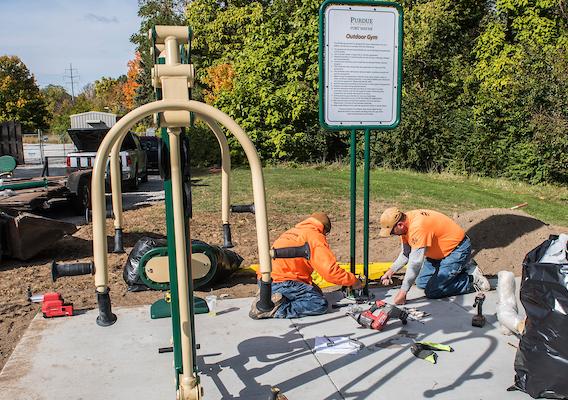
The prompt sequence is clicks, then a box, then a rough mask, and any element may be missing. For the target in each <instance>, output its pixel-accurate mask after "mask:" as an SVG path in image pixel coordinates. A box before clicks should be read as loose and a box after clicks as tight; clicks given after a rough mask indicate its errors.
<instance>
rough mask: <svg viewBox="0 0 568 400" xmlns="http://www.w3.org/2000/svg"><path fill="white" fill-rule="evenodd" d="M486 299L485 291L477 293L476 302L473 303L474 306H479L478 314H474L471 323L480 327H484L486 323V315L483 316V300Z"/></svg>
mask: <svg viewBox="0 0 568 400" xmlns="http://www.w3.org/2000/svg"><path fill="white" fill-rule="evenodd" d="M484 301H485V294H484V293H477V295H476V296H475V302H474V303H473V307H477V315H474V316H473V318H472V319H471V325H472V326H476V327H478V328H483V326H484V325H485V317H484V316H483V309H482V307H483V302H484Z"/></svg>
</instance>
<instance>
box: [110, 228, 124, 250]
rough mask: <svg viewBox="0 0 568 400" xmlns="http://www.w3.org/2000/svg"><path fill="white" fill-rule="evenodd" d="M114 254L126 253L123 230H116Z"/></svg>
mask: <svg viewBox="0 0 568 400" xmlns="http://www.w3.org/2000/svg"><path fill="white" fill-rule="evenodd" d="M112 252H113V253H124V242H123V240H122V228H115V230H114V250H113V251H112Z"/></svg>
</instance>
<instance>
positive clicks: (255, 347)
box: [197, 329, 325, 400]
mask: <svg viewBox="0 0 568 400" xmlns="http://www.w3.org/2000/svg"><path fill="white" fill-rule="evenodd" d="M237 349H238V355H236V356H233V357H230V358H227V359H224V360H221V361H217V362H213V363H207V362H206V360H207V357H210V356H219V355H220V354H218V353H217V354H203V355H199V356H198V357H197V364H198V367H199V369H200V371H201V373H202V374H204V375H207V376H209V377H210V378H211V379H212V381H213V382H214V384H215V386H216V387H217V389H218V390H219V392H220V393H221V398H222V399H243V400H245V399H247V400H248V399H264V398H269V395H270V393H271V390H270V389H271V386H277V385H279V382H276V381H275V382H273V383H271V384H270V385H267V384H261V383H259V382H258V381H257V378H259V377H261V376H262V375H265V374H267V373H269V372H270V371H272V370H273V369H274V368H286V363H288V362H291V361H293V360H296V359H298V358H301V357H304V356H305V355H307V354H311V350H310V348H309V347H308V346H307V345H306V342H305V341H304V339H303V337H302V335H300V334H299V333H298V332H297V331H296V330H295V329H294V330H290V331H288V332H287V333H285V334H284V335H282V336H280V337H276V336H258V337H256V338H252V339H247V340H244V341H242V342H241V343H239V345H238V348H237ZM251 364H253V365H260V366H257V367H254V368H250V367H248V368H247V367H246V365H251ZM226 368H230V369H231V370H232V371H233V372H234V373H235V374H236V375H237V376H238V377H239V379H240V381H241V383H242V386H244V388H243V389H242V390H241V391H240V393H239V395H238V396H234V395H233V394H231V393H230V392H229V389H228V388H227V387H226V386H225V384H224V383H223V378H222V377H220V376H219V375H220V373H221V371H222V370H223V369H226ZM305 375H307V376H304V374H303V375H302V377H298V379H299V380H301V381H302V382H301V384H304V383H307V382H309V381H311V380H314V379H317V378H318V377H320V376H324V375H325V372H324V371H323V370H322V369H321V368H317V369H314V370H312V371H310V372H309V373H308V374H305ZM233 385H234V383H233Z"/></svg>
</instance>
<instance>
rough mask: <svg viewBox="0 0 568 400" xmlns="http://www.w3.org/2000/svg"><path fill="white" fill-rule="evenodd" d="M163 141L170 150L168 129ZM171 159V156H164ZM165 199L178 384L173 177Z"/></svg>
mask: <svg viewBox="0 0 568 400" xmlns="http://www.w3.org/2000/svg"><path fill="white" fill-rule="evenodd" d="M161 131H162V140H163V141H164V142H165V144H166V146H167V148H168V151H171V148H170V139H169V135H168V131H167V129H166V128H162V129H161ZM162 156H163V157H167V158H168V159H169V154H164V155H162ZM164 197H165V203H166V232H167V235H168V264H169V271H170V296H171V303H170V304H171V307H172V336H173V348H174V368H175V370H176V372H177V373H176V384H178V383H179V382H177V378H178V375H179V374H181V373H182V361H181V336H180V328H179V327H180V318H179V295H178V281H177V272H176V271H177V264H176V244H175V232H174V212H173V203H172V180H171V177H170V178H168V179H164Z"/></svg>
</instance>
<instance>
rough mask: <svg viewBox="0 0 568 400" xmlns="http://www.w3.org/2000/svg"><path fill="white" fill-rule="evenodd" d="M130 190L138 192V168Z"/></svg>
mask: <svg viewBox="0 0 568 400" xmlns="http://www.w3.org/2000/svg"><path fill="white" fill-rule="evenodd" d="M128 186H130V189H131V190H133V191H136V190H138V167H135V168H134V178H133V179H132V182H130V185H128Z"/></svg>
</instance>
